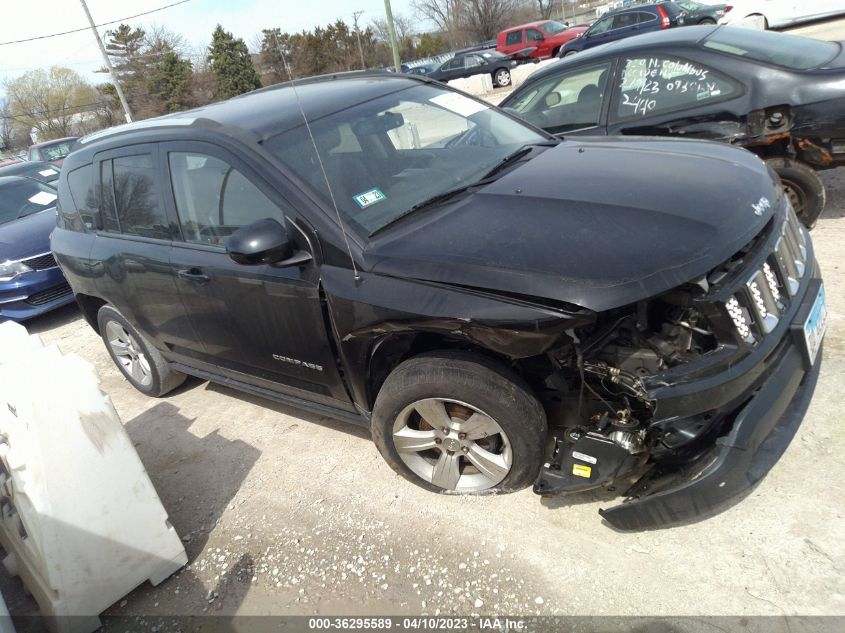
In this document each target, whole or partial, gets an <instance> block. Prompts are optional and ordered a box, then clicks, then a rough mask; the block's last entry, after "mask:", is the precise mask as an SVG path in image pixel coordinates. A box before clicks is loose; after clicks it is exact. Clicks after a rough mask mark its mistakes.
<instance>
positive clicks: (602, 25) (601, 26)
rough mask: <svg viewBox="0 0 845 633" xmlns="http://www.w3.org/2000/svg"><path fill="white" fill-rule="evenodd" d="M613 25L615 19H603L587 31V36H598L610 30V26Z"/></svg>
mask: <svg viewBox="0 0 845 633" xmlns="http://www.w3.org/2000/svg"><path fill="white" fill-rule="evenodd" d="M611 24H613V17H612V16H611V17H609V18H602V19H601V20H599V21H598V22H596V23H595V24H593V26H592V27H591V28H590V30H589V31H587V33H586V34H587V35H598V34H599V33H604V32H605V31H608V30H610V26H611Z"/></svg>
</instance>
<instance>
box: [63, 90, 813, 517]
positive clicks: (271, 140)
mask: <svg viewBox="0 0 845 633" xmlns="http://www.w3.org/2000/svg"><path fill="white" fill-rule="evenodd" d="M639 165H648V169H647V170H645V169H640V168H638V166H639ZM702 173H707V174H708V178H707V179H706V180H708V181H710V182H719V183H721V185H720V186H719V187H718V188H710V187H707V188H705V186H704V185H702V184H701V183H702V182H703V180H702V178H701V174H702ZM59 203H60V209H59V226H58V228H57V229H56V231H55V232H54V234H53V239H52V246H53V250H54V252H55V256H56V259H57V261H58V262H59V263H60V265H61V267H62V269H63V271H64V273H65V274H66V276H67V278H68V280H69V282H70V284H71V286H72V287H73V290H74V292H75V294H76V299H77V301H78V303H79V305H80V307H81V309H82V312H83V314H84V315H85V317H86V318H87V320H88V322H89V323H90V324H91V326H92V327H94V328H95V329H96V330H97V331H98V332H99V333H100V335H101V336H102V337H103V340H104V341H105V344H106V346H107V348H108V350H109V353H110V354H111V356H112V358H113V359H114V361H115V363H116V364H117V366H118V367H119V368H120V370H121V371H122V372H123V373H124V375H125V376H126V378H127V379H128V380H129V381H130V382H131V383H132V384H133V385H134V386H135V387H137V388H138V389H139V390H141V391H142V392H144V393H146V394H149V395H151V396H161V395H163V394H165V393H167V392H168V391H170V390H172V389H173V388H175V387H176V386H177V385H179V384H180V383H181V382H182V380H183V379H184V376H185V374H191V375H194V376H199V377H201V378H204V379H208V380H213V381H218V382H222V383H225V384H227V385H231V386H234V387H237V388H240V389H243V390H244V391H248V392H252V393H255V394H259V395H262V396H266V397H268V398H274V399H279V400H282V401H285V402H288V403H292V404H294V405H297V406H300V407H303V408H305V409H310V410H312V411H317V412H320V413H324V414H326V415H331V416H335V417H339V418H342V419H345V420H348V421H350V422H353V423H357V424H362V425H366V426H368V427H369V428H370V429H371V432H372V436H373V439H374V440H375V442H376V444H377V446H378V448H379V450H380V451H381V453H382V455H384V457H385V459H386V460H387V461H388V462H389V463H390V464H391V466H392V467H393V468H394V469H395V470H396V471H397V472H398V473H399V474H401V475H402V476H404V477H406V478H407V479H409V480H411V481H413V482H415V483H417V484H419V485H420V486H423V487H425V488H427V489H429V490H432V491H436V492H449V493H480V492H488V493H490V492H492V493H495V492H508V491H512V490H517V489H520V488H523V487H525V486H527V485H530V484H532V483H533V484H534V489H535V491H536V492H537V493H539V494H543V495H550V494H558V493H565V492H577V491H581V490H586V489H589V488H596V487H611V486H616V487H619V486H622V485H623V484H624V488H620V490H624V491H626V492H625V495H626V497H627V501H626V502H625V503H623V504H621V505H618V506H616V507H614V508H611V509H609V510H606V511H604V512H603V515H604V516H605V518H606V519H607V520H608V521H609V522H610V523H611V524H613V525H614V526H617V527H619V528H624V529H635V528H643V527H649V526H654V525H666V524H670V523H673V522H677V521H681V520H686V519H689V518H691V517H695V516H697V515H698V514H700V513H701V512H703V511H710V510H712V509H713V508H715V507H716V506H719V505H720V504H722V502H724V501H726V500H727V499H730V498H731V497H735V496H736V495H737V494H738V493H739V492H741V491H744V490H746V489H748V488H749V486H750V485H752V484H753V483H754V482H755V481H757V480H759V479H760V478H761V477H762V476H763V475H764V474H765V473H766V472H767V471H768V469H769V468H770V467H771V465H772V464H773V463H774V461H776V460H777V458H778V457H779V456H780V455H781V454H782V452H783V451H784V450H785V448H786V445H787V444H788V443H789V440H790V439H791V438H792V436H793V435H794V434H795V432H796V429H797V427H798V425H799V423H800V421H801V418H802V416H803V413H804V408H805V407H806V404H807V401H808V400H809V398H810V396H811V394H812V392H813V388H814V386H815V380H816V376H817V372H818V366H819V359H820V348H821V338H822V335H823V333H824V325H825V316H826V312H825V304H824V292H823V288H822V285H821V279H820V275H819V269H818V267H817V265H816V262H815V259H814V256H813V247H812V243H811V241H810V238H809V237H808V235H807V232H806V231H805V230H804V229H803V228H802V227H801V226H800V224H799V223H798V222H797V221H796V219H795V215H794V213H793V211H792V209H791V208H790V205H789V202H788V200H787V199H786V198H785V197H784V196H783V195H782V194H781V192H780V187H779V186H778V183H777V177H776V176H775V175H774V174H773V172H772V171H771V170H769V169H768V168H767V167H766V166H765V165H764V164H763V163H762V162H761V161H760V160H759V159H758V158H757V157H755V156H753V155H752V154H750V153H748V152H746V151H745V150H739V149H736V148H733V147H729V146H727V145H723V144H716V143H706V142H696V141H681V140H670V139H626V140H617V139H612V138H604V139H592V140H591V139H585V138H580V139H578V140H571V141H570V140H559V139H555V138H554V137H552V136H549V135H546V134H545V133H543V132H541V131H539V130H537V129H536V128H533V127H531V126H529V125H527V124H525V123H523V122H521V121H519V120H518V119H516V118H514V117H512V116H510V115H509V114H507V113H504V112H502V111H500V110H498V109H496V108H494V107H491V106H489V105H487V104H486V103H483V102H481V101H477V100H475V99H472V98H470V97H467V96H465V95H463V94H461V93H459V92H455V91H453V90H450V89H449V88H446V87H444V86H441V85H439V84H436V83H433V82H431V81H430V80H427V79H425V78H413V77H407V76H396V75H387V74H361V73H353V74H346V75H338V76H331V77H321V78H315V79H311V80H306V81H303V82H298V83H297V84H296V85H289V84H288V85H280V86H276V87H272V88H268V89H264V90H259V91H257V92H254V93H250V94H247V95H244V96H241V97H237V98H235V99H231V100H229V101H225V102H222V103H217V104H214V105H210V106H207V107H204V108H200V109H197V110H193V111H190V112H184V113H179V114H174V115H169V116H166V117H163V118H159V119H154V120H150V121H143V122H140V123H136V124H129V125H127V126H122V127H118V128H113V129H109V130H105V131H104V132H100V133H97V134H94V135H91V136H89V137H87V138H85V139H83V140H82V141H81V142H80V143H79V145H78V147H77V149H76V150H75V151H74V152H73V153H72V154H71V155H70V156H69V157H68V158H67V159H66V161H65V165H64V169H63V170H62V175H61V181H60V188H59Z"/></svg>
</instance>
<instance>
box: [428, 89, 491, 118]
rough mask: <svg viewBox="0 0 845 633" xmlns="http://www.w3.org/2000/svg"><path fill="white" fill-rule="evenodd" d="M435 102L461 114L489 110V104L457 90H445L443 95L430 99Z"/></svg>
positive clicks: (467, 114) (465, 114)
mask: <svg viewBox="0 0 845 633" xmlns="http://www.w3.org/2000/svg"><path fill="white" fill-rule="evenodd" d="M429 101H431V102H432V103H433V104H435V105H439V106H440V107H441V108H446V109H447V110H451V111H452V112H454V113H455V114H460V115H461V116H471V115H473V114H475V113H476V112H481V111H482V110H488V109H489V108H488V106H486V105H484V104H483V103H479V102H478V101H474V100H473V99H470V98H469V97H465V96H464V95H462V94H458V93H457V92H444V93H443V94H442V95H437V96H436V97H432V98H431V99H429Z"/></svg>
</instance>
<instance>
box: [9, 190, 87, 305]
mask: <svg viewBox="0 0 845 633" xmlns="http://www.w3.org/2000/svg"><path fill="white" fill-rule="evenodd" d="M55 227H56V190H55V189H54V188H53V187H51V186H50V185H47V184H44V183H42V182H38V181H37V180H33V179H30V178H23V177H20V176H6V177H0V321H2V320H5V319H11V320H13V321H22V320H25V319H29V318H32V317H34V316H38V315H39V314H43V313H44V312H47V311H48V310H52V309H54V308H58V307H59V306H63V305H65V304H67V303H70V302H71V301H73V293H72V292H71V289H70V286H69V285H68V283H67V281H65V278H64V275H63V274H62V271H61V270H60V269H59V267H58V266H57V265H56V260H55V259H53V255H52V254H51V253H50V234H51V233H52V232H53V229H54V228H55Z"/></svg>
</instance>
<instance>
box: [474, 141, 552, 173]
mask: <svg viewBox="0 0 845 633" xmlns="http://www.w3.org/2000/svg"><path fill="white" fill-rule="evenodd" d="M558 142H559V141H545V142H543V143H531V144H530V145H523V146H522V147H520V148H519V149H518V150H516V151H515V152H511V153H510V154H508V155H507V156H505V157H504V158H503V159H502V160H500V161H499V162H498V163H496V164H495V165H494V166H493V168H492V169H491V170H490V171H488V172H487V173H486V174H484V175H483V176H482V177H481V181H484V180H487V179H489V178H492V177H493V176H495V175H496V174H498V173H499V172H500V171H502V170H503V169H505V168H506V167H508V166H510V165H513V164H514V163H515V162H517V161H518V160H520V159H521V158H524V157H525V156H527V155H528V154H530V153H531V150H533V149H534V148H535V147H551V146H553V145H557V144H558ZM479 182H480V181H479Z"/></svg>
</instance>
